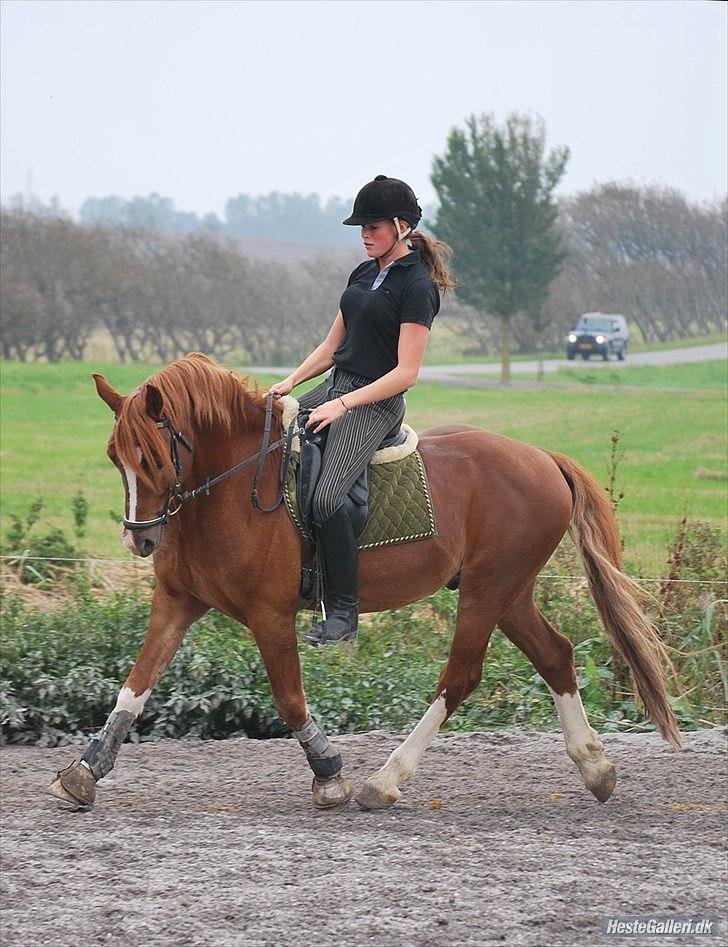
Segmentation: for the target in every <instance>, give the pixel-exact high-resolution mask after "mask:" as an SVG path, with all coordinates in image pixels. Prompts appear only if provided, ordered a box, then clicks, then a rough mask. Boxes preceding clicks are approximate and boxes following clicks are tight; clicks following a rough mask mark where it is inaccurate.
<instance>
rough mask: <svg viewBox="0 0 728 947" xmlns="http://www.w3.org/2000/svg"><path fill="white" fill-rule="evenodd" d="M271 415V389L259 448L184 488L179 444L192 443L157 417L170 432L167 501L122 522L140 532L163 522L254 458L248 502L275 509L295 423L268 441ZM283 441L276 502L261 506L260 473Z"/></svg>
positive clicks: (168, 421) (188, 446) (189, 448)
mask: <svg viewBox="0 0 728 947" xmlns="http://www.w3.org/2000/svg"><path fill="white" fill-rule="evenodd" d="M272 419H273V394H272V392H271V393H270V394H269V395H268V399H267V401H266V404H265V426H264V429H263V444H262V446H261V448H260V450H259V451H256V452H255V454H252V455H251V456H250V457H246V459H245V460H243V461H241V462H240V463H239V464H236V465H235V466H234V467H230V468H229V469H228V470H225V471H223V473H221V474H218V475H217V476H216V477H212V478H210V477H208V478H207V480H205V482H204V483H202V484H200V486H199V487H195V489H194V490H183V489H182V483H181V481H182V463H181V461H180V456H179V445H180V444H181V445H182V446H183V447H184V448H185V449H186V450H187V451H189V452H190V453H192V451H193V447H192V444H190V442H189V441H188V440H187V438H186V437H185V436H184V434H183V433H182V432H181V431H178V430H176V428H175V426H174V424H173V423H172V419H171V418H169V417H167V416H166V415H165V417H163V418H162V420H161V421H157V427H158V428H163V429H164V430H166V431H168V432H169V452H170V457H171V460H172V465H173V466H174V473H175V477H174V483H173V484H172V486H171V487H170V488H169V496H168V497H167V504H166V506H165V508H164V509H163V510H161V511H160V513H159V514H158V515H157V516H156V517H155V518H154V519H152V520H128V519H127V518H126V517H122V520H121V522H122V523H123V525H124V527H125V528H126V529H128V530H129V531H130V532H132V533H136V532H141V531H142V530H144V529H152V528H153V527H155V526H166V525H167V523H169V521H170V518H171V517H172V516H175V515H176V514H177V513H179V511H180V510H181V509H182V507H183V506H184V504H185V503H189V501H190V500H195V499H197V497H199V496H202V495H203V494H204V495H205V496H209V495H210V490H211V489H212V488H213V487H215V486H217V484H218V483H221V482H222V481H223V480H227V478H228V477H232V475H233V474H236V473H238V471H240V470H243V469H244V468H245V467H248V466H249V465H250V464H252V463H253V461H257V466H256V468H255V478H254V480H253V493H252V495H251V498H250V499H251V502H252V504H253V506H254V507H255V508H256V509H257V510H261V512H263V513H272V512H273V510H276V509H278V507H279V506H280V504H281V502H282V500H283V490H284V488H285V483H286V475H287V473H288V464H289V461H290V457H291V443H292V441H293V437H294V434H295V433H296V431H295V428H296V425H295V423H294V424H291V426H290V428H289V429H288V433H287V434H286V435H285V436H284V437H281V438H279V439H278V440H277V441H275V442H274V443H272V444H271V443H270V431H271V424H272ZM284 444H285V450H284V453H283V463H282V464H281V474H280V483H279V491H278V496H277V498H276V501H275V503H274V504H273V505H272V506H262V504H261V502H260V498H259V492H258V488H259V486H260V477H261V474H262V473H263V464H264V463H265V458H266V457H267V456H268V454H270V453H272V452H273V451H274V450H278V448H279V447H281V446H282V445H284Z"/></svg>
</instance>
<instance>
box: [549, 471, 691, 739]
mask: <svg viewBox="0 0 728 947" xmlns="http://www.w3.org/2000/svg"><path fill="white" fill-rule="evenodd" d="M551 457H552V458H553V459H554V461H555V462H556V463H557V464H558V466H559V469H560V470H561V473H562V474H563V475H564V478H565V479H566V482H567V483H568V484H569V487H570V488H571V493H572V495H573V498H574V508H573V511H572V514H571V522H570V524H569V533H570V535H571V537H572V539H573V540H574V542H575V544H576V546H577V547H578V549H579V552H580V553H581V558H582V560H583V562H584V568H585V570H586V575H587V579H588V580H589V588H590V589H591V593H592V595H593V596H594V601H595V602H596V605H597V608H598V610H599V614H600V615H601V618H602V623H603V624H604V627H605V629H606V631H607V633H608V635H609V637H610V638H611V640H612V643H613V644H614V646H615V648H616V649H617V650H618V651H619V653H620V654H621V655H622V656H623V657H624V659H625V661H626V662H627V664H628V665H629V667H630V669H631V671H632V676H633V678H634V682H635V685H636V687H637V692H638V694H639V696H640V697H641V699H642V702H643V703H644V705H645V709H646V711H647V713H648V714H649V716H650V717H651V718H652V720H653V721H654V722H655V723H656V724H657V727H658V728H659V730H660V733H661V734H662V736H663V738H664V739H665V740H667V741H668V742H669V743H670V744H672V746H673V747H675V749H680V748H681V746H682V743H681V739H680V731H679V730H678V725H677V720H676V719H675V714H674V713H673V711H672V707H671V706H670V702H669V699H668V696H667V687H666V683H665V675H664V671H663V669H664V668H666V667H668V668H671V667H672V665H671V662H670V658H669V656H668V653H667V649H666V648H665V645H664V644H663V643H662V640H661V638H660V635H659V632H658V631H657V629H656V628H655V626H654V625H653V624H652V623H651V622H650V621H649V620H648V619H647V617H646V616H645V614H644V611H643V608H642V603H643V601H644V599H645V593H644V591H643V589H641V588H640V587H639V585H637V583H636V582H635V581H634V580H633V579H631V578H630V577H629V576H628V575H627V574H626V572H625V571H624V565H623V562H622V549H621V545H620V540H619V529H618V527H617V520H616V518H615V516H614V512H613V510H612V506H611V504H610V502H609V500H608V499H607V497H606V495H605V493H604V491H603V490H602V488H601V487H600V486H599V484H598V483H597V482H596V480H595V479H594V478H593V477H592V476H591V475H590V474H588V473H587V472H586V470H584V468H583V467H582V466H581V465H580V464H578V463H577V462H576V461H575V460H572V459H571V458H570V457H565V456H564V455H563V454H554V453H551Z"/></svg>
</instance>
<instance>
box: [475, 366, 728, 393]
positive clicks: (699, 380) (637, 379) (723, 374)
mask: <svg viewBox="0 0 728 947" xmlns="http://www.w3.org/2000/svg"><path fill="white" fill-rule="evenodd" d="M459 377H461V378H462V379H463V382H464V381H465V379H472V380H479V381H484V380H488V379H489V378H490V379H491V380H492V381H493V382H497V380H498V379H497V377H496V376H493V375H491V376H486V375H482V374H478V373H472V374H471V373H468V374H467V375H462V376H459ZM535 380H536V367H535V366H534V370H533V371H532V372H515V373H514V374H513V375H512V381H514V382H519V381H527V382H534V381H535ZM543 384H545V385H552V386H556V387H563V386H564V385H589V386H592V385H608V386H611V387H618V388H632V387H637V388H682V389H695V388H712V389H721V390H725V389H726V387H728V364H727V363H726V361H725V359H715V361H712V362H694V363H692V364H685V365H625V366H620V367H617V366H616V365H615V364H614V363H612V364H605V363H604V362H596V363H594V364H592V365H584V366H574V367H573V368H572V367H569V368H559V369H558V370H557V371H555V372H546V373H545V374H544V379H543Z"/></svg>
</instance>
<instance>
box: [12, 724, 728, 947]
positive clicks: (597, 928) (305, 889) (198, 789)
mask: <svg viewBox="0 0 728 947" xmlns="http://www.w3.org/2000/svg"><path fill="white" fill-rule="evenodd" d="M401 739H402V737H401V736H399V735H396V734H389V733H383V732H379V731H377V732H373V733H366V734H356V735H347V736H343V737H339V738H338V739H337V740H336V741H335V742H336V743H337V745H338V746H339V747H340V749H341V750H342V753H343V755H344V759H345V763H346V767H347V771H348V772H349V774H350V776H352V777H353V778H354V779H355V780H356V781H357V782H361V781H362V780H363V779H364V778H365V777H366V776H367V775H369V774H370V773H371V772H372V771H373V770H375V769H377V768H378V767H379V766H381V765H382V763H383V762H384V760H385V759H386V757H387V755H388V754H389V753H390V752H391V750H392V749H393V748H394V747H395V746H396V745H397V743H398V742H399V741H400V740H401ZM685 742H686V749H685V751H684V752H683V753H682V754H675V753H674V752H673V751H672V750H670V749H669V747H667V745H666V744H664V743H663V742H662V741H660V740H659V739H658V738H657V737H656V736H654V735H652V734H646V735H614V736H606V737H605V738H604V743H605V746H606V749H607V754H608V756H609V757H610V758H611V759H612V760H613V762H614V763H615V764H616V765H617V768H618V772H619V780H620V781H619V783H618V785H617V789H616V791H615V794H614V796H613V797H612V799H611V800H610V801H609V802H608V803H607V804H606V805H600V804H599V803H597V802H596V800H594V799H593V797H592V796H591V795H590V794H589V793H588V792H587V791H586V790H585V789H584V788H583V786H582V784H581V782H580V778H579V775H578V772H577V770H576V768H575V767H574V766H573V764H572V763H571V761H570V760H569V759H568V757H567V756H566V754H565V752H564V749H563V743H562V740H561V735H560V734H557V733H545V734H544V733H531V732H523V731H509V732H498V733H475V734H467V735H457V734H455V735H452V736H447V735H445V736H441V737H439V738H438V739H437V740H436V741H435V743H434V744H433V746H432V747H431V749H430V750H429V752H428V754H427V756H426V757H425V760H424V761H423V764H422V766H421V768H420V771H419V772H418V773H417V774H416V775H415V776H414V777H413V779H412V780H411V782H410V783H409V784H408V785H407V787H406V788H405V791H404V794H403V798H402V801H401V802H400V803H398V804H397V805H396V806H395V807H394V808H393V809H391V810H387V811H380V812H364V811H362V810H360V809H359V808H358V806H357V805H356V804H355V803H353V802H352V803H351V804H350V805H349V807H348V808H347V809H346V810H345V811H344V812H341V813H320V812H315V811H313V810H312V808H311V805H310V793H309V788H310V775H309V771H308V767H307V765H306V763H305V760H304V758H303V755H302V753H301V751H300V749H299V747H298V745H297V743H295V742H293V741H289V740H271V741H266V742H255V741H248V740H228V741H225V742H219V743H202V742H199V741H196V742H186V741H167V742H164V743H159V744H144V745H141V746H134V745H125V746H124V747H123V748H122V751H121V753H120V757H119V762H118V765H117V768H116V769H115V770H114V771H113V773H111V774H110V776H108V777H107V778H106V779H105V780H104V781H103V782H102V783H101V784H100V786H99V792H98V798H97V803H96V807H95V808H94V809H93V810H92V811H89V812H82V811H79V810H76V811H74V810H73V809H70V808H67V807H66V808H64V807H63V805H62V804H61V803H58V802H56V801H55V800H53V799H52V798H51V797H49V796H46V795H44V789H45V787H46V785H47V784H48V783H49V782H50V779H51V777H52V776H53V775H54V774H55V772H56V770H57V769H59V768H60V767H62V766H64V765H66V763H68V762H69V761H70V760H71V759H73V758H74V756H78V755H79V750H78V749H76V748H73V747H63V748H60V749H53V750H48V749H36V748H17V747H10V748H5V749H4V750H3V754H2V777H3V793H2V834H1V835H0V842H1V847H2V874H1V876H0V889H1V892H2V944H3V947H34V945H36V944H43V945H48V947H54V945H68V944H82V945H84V947H95V945H101V944H105V945H108V944H112V945H116V944H119V945H124V947H136V945H139V947H147V945H170V947H171V945H174V947H186V945H210V947H223V945H224V947H227V945H231V947H258V945H270V947H279V945H282V944H285V945H294V947H299V945H300V947H312V945H320V947H330V945H331V947H333V945H337V947H338V945H347V947H359V945H377V947H390V945H392V947H394V945H397V947H399V945H405V947H409V945H412V947H449V945H460V944H462V945H477V947H486V945H491V944H497V945H539V947H540V945H553V947H557V945H568V947H576V945H582V944H583V945H590V947H591V945H594V944H611V945H618V944H619V945H630V947H635V945H638V944H642V943H645V944H650V945H654V947H660V945H662V944H666V943H673V944H675V943H679V944H691V943H703V944H717V943H723V942H724V937H725V931H726V927H725V912H726V904H725V892H726V856H725V847H724V841H725V828H726V801H725V800H726V752H725V750H726V733H725V731H724V730H710V731H702V732H700V733H693V734H687V735H686V741H685ZM630 914H641V915H647V914H655V915H683V914H692V915H701V916H702V915H709V916H722V917H723V921H722V932H721V936H719V937H717V938H716V937H700V938H698V937H695V938H674V937H673V938H661V937H653V938H648V939H645V940H641V939H639V938H627V937H619V936H604V935H602V934H601V924H600V922H601V918H602V917H604V916H607V915H620V916H623V915H630Z"/></svg>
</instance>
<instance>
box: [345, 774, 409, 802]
mask: <svg viewBox="0 0 728 947" xmlns="http://www.w3.org/2000/svg"><path fill="white" fill-rule="evenodd" d="M401 795H402V793H401V792H400V791H399V789H398V788H397V786H395V785H394V784H387V783H385V782H384V780H381V779H380V780H377V776H376V774H375V775H374V776H370V777H369V779H368V780H367V781H366V782H365V783H364V785H363V786H362V788H361V790H360V791H359V792H358V793H357V795H356V801H357V803H358V805H360V806H361V808H362V809H389V807H390V806H393V805H394V804H395V802H397V800H398V799H399V798H400V797H401Z"/></svg>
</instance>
